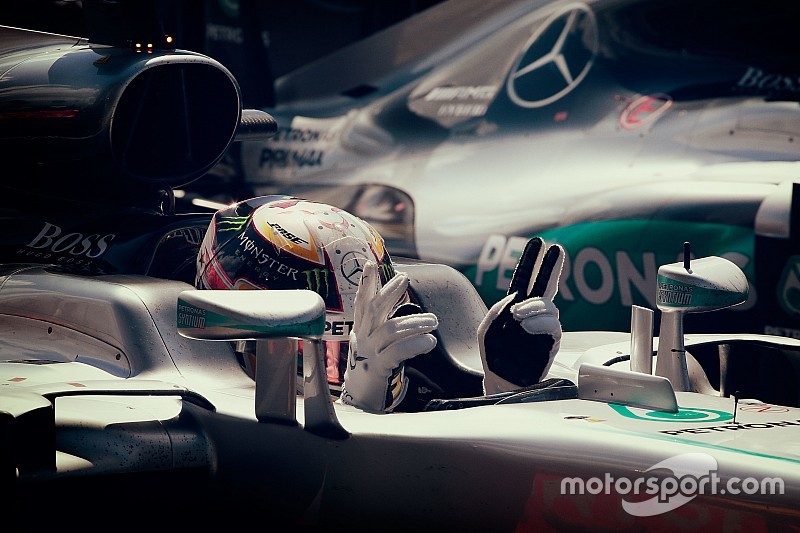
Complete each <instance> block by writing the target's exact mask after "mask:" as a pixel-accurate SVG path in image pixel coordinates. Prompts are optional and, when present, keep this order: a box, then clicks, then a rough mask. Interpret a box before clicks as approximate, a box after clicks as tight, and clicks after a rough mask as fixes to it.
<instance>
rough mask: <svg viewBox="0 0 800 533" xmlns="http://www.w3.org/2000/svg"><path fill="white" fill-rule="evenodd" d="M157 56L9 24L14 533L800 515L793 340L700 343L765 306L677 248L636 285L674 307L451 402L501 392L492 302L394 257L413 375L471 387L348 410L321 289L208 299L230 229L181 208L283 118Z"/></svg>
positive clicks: (462, 526) (4, 365) (6, 229)
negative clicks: (542, 371)
mask: <svg viewBox="0 0 800 533" xmlns="http://www.w3.org/2000/svg"><path fill="white" fill-rule="evenodd" d="M146 37H148V36H146ZM149 37H152V36H149ZM139 42H140V41H139V40H131V42H130V43H128V44H124V43H123V44H118V45H113V46H112V45H101V44H98V43H92V42H90V41H88V40H87V39H81V38H77V37H67V36H64V35H54V34H42V33H38V32H30V31H26V30H21V29H16V28H0V119H2V120H0V146H3V148H4V153H7V154H11V155H10V157H14V158H15V164H16V165H17V166H16V171H15V173H14V175H13V176H11V177H9V176H5V177H4V179H3V181H2V183H0V187H2V189H3V194H2V195H0V207H2V211H1V212H0V215H2V216H0V224H2V226H3V231H2V232H0V237H2V243H0V244H1V246H0V485H1V486H2V489H3V490H2V498H3V500H2V501H3V507H2V509H3V510H4V511H5V512H4V517H5V520H6V521H5V522H4V523H11V524H12V526H13V527H15V528H16V529H19V530H22V529H23V528H25V530H45V529H47V530H50V529H52V528H54V527H64V525H65V524H67V523H68V524H70V527H81V528H83V529H108V528H110V527H120V526H124V527H133V526H137V527H144V526H148V527H159V526H164V527H170V528H183V529H185V528H189V527H209V526H210V525H215V526H225V527H245V526H247V527H257V528H270V527H274V528H282V529H283V528H287V527H292V528H295V529H299V530H303V529H311V530H315V529H323V528H324V529H326V530H348V531H352V530H362V529H371V530H376V529H378V530H410V529H422V530H432V529H448V530H451V529H453V530H491V531H525V530H534V529H552V530H566V529H581V530H584V529H595V530H598V529H603V530H612V529H613V530H615V531H616V530H619V531H625V530H628V531H639V530H642V529H666V528H667V527H670V528H680V529H681V530H703V531H708V530H726V529H730V528H732V527H734V525H735V526H739V525H744V526H748V527H751V528H753V529H756V528H757V529H759V530H776V529H780V530H785V529H787V528H789V527H797V526H798V525H800V518H799V517H798V514H797V509H798V508H800V468H798V466H799V465H798V462H799V456H798V447H797V435H798V431H800V387H799V385H800V376H799V375H798V364H799V363H800V341H796V340H793V339H791V338H788V337H786V336H771V335H765V334H760V333H729V332H723V333H718V334H715V333H703V334H694V333H687V330H688V329H689V328H690V327H691V325H692V322H693V321H694V320H695V319H697V318H700V317H703V316H706V315H708V314H711V315H714V314H722V313H725V312H726V310H728V309H729V308H731V307H733V308H735V307H736V306H741V305H746V302H747V300H748V297H749V294H750V283H749V282H748V280H747V278H746V276H745V274H744V272H743V271H742V269H741V268H739V267H738V266H736V265H735V263H734V262H732V261H729V260H728V259H725V258H722V257H720V256H718V255H715V254H702V253H698V254H697V255H699V256H702V257H701V258H696V257H693V254H692V251H691V250H690V249H688V247H686V248H684V249H683V250H681V249H680V248H677V247H676V249H675V250H674V251H672V252H671V253H672V254H673V255H674V256H676V257H677V256H680V258H681V259H680V260H679V261H678V262H672V261H669V262H663V263H661V266H660V267H659V268H658V269H657V271H656V273H655V277H653V278H652V283H648V284H647V287H644V286H643V287H642V290H643V291H644V292H646V293H648V294H650V295H651V296H652V300H653V302H654V305H653V306H649V307H647V306H635V307H632V311H631V312H630V313H622V315H621V316H619V317H618V319H619V320H624V321H625V322H627V323H628V324H629V327H628V329H629V331H625V332H622V331H608V330H604V328H602V327H597V328H595V329H596V330H591V329H589V328H587V329H586V330H585V331H573V332H569V331H568V332H566V333H565V334H564V336H563V338H562V341H561V347H560V350H559V352H558V355H557V357H556V360H555V362H554V363H553V365H552V366H551V367H550V371H549V374H548V375H547V376H545V379H544V380H543V381H541V382H540V383H537V384H535V385H532V386H530V387H527V388H523V389H520V390H518V391H514V392H511V393H501V394H496V395H489V396H484V395H480V394H477V395H466V394H465V395H462V394H460V393H458V392H457V391H460V390H468V387H464V388H463V389H461V388H460V387H459V385H458V384H459V383H460V382H462V381H464V382H474V381H475V380H480V379H481V372H482V370H481V364H480V357H479V355H478V347H477V342H476V338H475V331H476V327H477V324H478V323H479V322H480V320H481V319H482V317H483V316H484V315H485V313H486V305H485V303H484V300H483V299H482V298H481V296H480V294H479V293H478V292H477V291H476V289H475V287H474V285H473V284H472V283H471V280H470V279H469V278H467V277H466V276H465V275H464V274H462V273H461V272H459V271H458V270H457V269H455V268H454V267H452V266H448V265H444V264H442V263H435V262H423V261H419V260H417V259H413V258H402V257H400V256H399V255H398V256H396V257H395V268H396V269H397V270H398V271H401V272H406V273H407V274H408V276H409V279H410V280H411V285H410V287H411V290H412V291H413V293H414V296H415V299H416V301H417V302H419V304H420V306H421V307H422V308H423V309H424V310H427V311H431V312H434V313H436V315H437V316H438V318H439V327H438V329H437V330H436V332H435V334H436V336H437V340H438V343H437V347H436V349H435V350H434V351H432V352H430V353H427V354H424V356H420V358H421V357H425V358H426V359H425V361H427V362H428V363H430V364H429V366H428V367H427V369H428V370H430V368H433V367H434V366H435V368H437V369H438V370H439V371H441V372H442V375H447V376H449V379H448V384H449V389H450V391H451V393H450V394H447V395H444V396H443V397H441V398H436V399H434V400H432V401H429V402H427V403H426V404H425V405H423V406H419V408H418V409H415V410H409V411H405V412H394V413H369V412H364V411H362V410H359V409H357V408H355V407H352V406H347V405H343V404H340V403H338V402H334V401H332V397H331V392H330V389H329V387H328V385H327V380H326V375H325V368H324V365H323V362H322V353H321V350H320V337H321V335H322V333H323V331H324V327H325V324H324V322H325V307H324V304H323V302H322V301H321V299H320V297H319V295H318V294H317V293H315V292H312V291H310V290H285V291H281V290H262V291H218V290H197V289H195V287H194V285H193V284H192V283H191V281H190V280H192V279H193V268H194V264H195V263H194V261H195V258H196V255H197V250H198V247H199V244H200V243H199V239H200V238H201V237H202V235H203V232H204V231H205V229H206V227H207V225H208V223H209V220H210V215H208V214H202V213H200V214H197V213H194V214H179V213H175V212H174V207H173V205H174V204H173V202H174V189H175V188H178V187H182V186H184V185H186V184H188V183H191V182H192V181H193V180H196V179H200V178H202V177H203V176H204V174H205V173H206V172H207V171H208V170H209V169H210V168H212V167H214V166H215V165H216V164H217V163H218V162H219V161H220V160H221V158H222V157H223V155H224V154H225V153H226V152H227V151H228V150H229V148H230V147H231V146H232V143H235V142H239V141H243V140H244V141H248V140H254V139H256V138H260V139H261V141H258V142H263V139H264V138H269V137H270V136H272V135H275V132H276V124H275V121H274V120H273V118H272V117H271V116H270V115H268V114H266V113H264V112H259V111H251V110H242V108H241V99H240V93H239V88H238V85H237V83H236V80H235V79H234V78H233V77H232V76H231V75H230V72H229V71H228V70H227V69H225V67H224V66H222V65H221V64H220V63H218V62H216V61H214V60H212V59H211V58H209V57H207V56H203V55H202V54H197V53H191V52H184V51H181V50H175V49H170V48H169V47H168V46H166V44H165V43H164V42H160V41H157V40H155V39H153V41H152V43H151V44H154V46H153V47H152V48H150V47H147V46H144V48H140V47H137V46H136V43H139ZM141 42H144V43H145V44H146V43H147V42H148V41H147V40H143V41H141ZM686 240H690V239H688V238H687V239H686ZM623 315H624V316H623ZM656 333H657V335H656ZM240 339H247V340H251V341H255V342H256V344H257V346H256V352H255V353H256V358H257V368H258V372H257V373H256V379H255V380H254V379H252V378H251V377H250V376H249V375H248V374H247V373H246V372H245V371H244V370H243V368H242V366H241V364H240V362H239V360H238V359H237V357H236V353H235V344H234V341H237V340H240ZM298 339H299V340H301V341H302V343H303V354H302V365H301V367H302V374H301V375H300V376H298V373H297V368H298V361H297V358H296V355H295V352H294V351H287V350H286V346H287V345H290V346H291V345H292V343H296V342H297V341H298ZM287 353H288V354H289V355H287ZM415 359H418V358H415ZM453 391H456V392H453Z"/></svg>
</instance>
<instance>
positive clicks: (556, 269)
mask: <svg viewBox="0 0 800 533" xmlns="http://www.w3.org/2000/svg"><path fill="white" fill-rule="evenodd" d="M563 266H564V248H563V247H562V246H561V245H560V244H553V245H551V246H550V247H549V248H548V249H547V252H545V254H544V257H543V258H542V262H541V265H540V267H539V271H538V273H537V274H536V281H535V282H534V283H533V288H532V289H531V292H530V294H529V295H528V297H529V298H534V297H537V296H538V297H541V298H545V299H548V300H552V299H553V298H555V296H556V293H557V292H558V280H559V278H560V277H561V269H562V267H563Z"/></svg>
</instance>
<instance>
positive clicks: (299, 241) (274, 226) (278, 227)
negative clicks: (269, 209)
mask: <svg viewBox="0 0 800 533" xmlns="http://www.w3.org/2000/svg"><path fill="white" fill-rule="evenodd" d="M267 224H269V226H270V227H271V228H272V229H274V230H275V231H276V232H277V233H279V234H280V235H281V236H282V237H283V238H284V239H286V240H287V241H289V242H293V243H295V244H308V241H307V240H305V239H301V238H300V237H298V236H297V235H295V234H293V233H292V232H290V231H289V230H287V229H285V228H283V227H282V226H281V225H280V224H278V223H276V222H267Z"/></svg>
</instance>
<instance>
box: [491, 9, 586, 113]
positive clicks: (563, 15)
mask: <svg viewBox="0 0 800 533" xmlns="http://www.w3.org/2000/svg"><path fill="white" fill-rule="evenodd" d="M597 49H598V35H597V22H596V21H595V18H594V13H592V11H591V10H590V9H589V8H588V7H586V6H585V5H583V4H570V5H568V6H566V7H565V8H563V9H562V10H560V11H557V12H555V13H554V14H552V15H551V16H550V18H548V19H547V20H546V21H544V22H543V23H542V25H541V26H540V27H538V28H537V29H536V31H534V33H533V35H531V37H530V39H529V40H528V42H527V44H526V45H525V47H524V51H523V52H522V54H521V56H520V58H519V60H518V61H517V63H516V65H514V68H513V69H512V72H511V75H510V76H509V78H508V82H507V85H506V88H507V91H508V96H509V98H511V101H512V102H514V103H515V104H517V105H518V106H521V107H527V108H534V107H542V106H546V105H548V104H551V103H553V102H555V101H556V100H558V99H559V98H561V97H563V96H564V95H566V94H567V93H569V92H570V91H572V89H574V88H575V87H577V86H578V84H579V83H580V82H581V81H583V78H585V77H586V74H587V73H588V72H589V69H590V68H591V67H592V62H593V61H594V57H595V55H596V54H597Z"/></svg>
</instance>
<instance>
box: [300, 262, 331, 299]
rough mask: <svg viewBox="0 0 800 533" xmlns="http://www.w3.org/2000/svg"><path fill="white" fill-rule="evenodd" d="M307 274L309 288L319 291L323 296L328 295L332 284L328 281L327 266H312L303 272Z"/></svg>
mask: <svg viewBox="0 0 800 533" xmlns="http://www.w3.org/2000/svg"><path fill="white" fill-rule="evenodd" d="M303 274H305V275H306V285H307V286H308V288H309V289H310V290H312V291H314V292H316V293H318V294H319V295H320V296H322V297H323V298H324V297H326V296H328V290H330V285H329V283H328V274H329V272H328V269H327V268H312V269H310V270H306V271H304V272H303Z"/></svg>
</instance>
